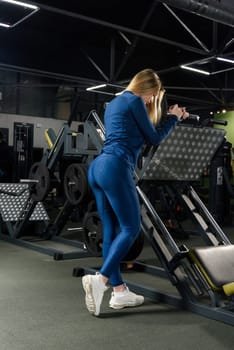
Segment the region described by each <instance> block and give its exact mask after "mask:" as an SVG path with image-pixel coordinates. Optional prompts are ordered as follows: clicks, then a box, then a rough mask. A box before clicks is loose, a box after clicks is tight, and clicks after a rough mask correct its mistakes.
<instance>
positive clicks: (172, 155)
mask: <svg viewBox="0 0 234 350" xmlns="http://www.w3.org/2000/svg"><path fill="white" fill-rule="evenodd" d="M224 136H225V131H224V130H222V129H214V128H209V127H188V126H182V125H180V126H176V128H175V129H174V130H173V132H172V133H171V134H170V135H169V136H168V137H167V138H166V139H165V140H164V141H163V142H162V143H161V144H160V145H159V147H158V148H157V151H156V152H155V154H154V156H153V158H152V160H151V162H150V164H149V166H148V167H147V169H146V171H145V173H144V175H143V179H146V180H173V181H175V180H176V181H198V180H199V179H200V176H201V174H202V172H203V171H204V169H205V168H206V167H207V166H208V164H209V163H210V161H211V159H212V157H213V156H214V154H215V152H216V150H217V149H218V147H219V146H220V145H221V143H222V141H223V140H224Z"/></svg>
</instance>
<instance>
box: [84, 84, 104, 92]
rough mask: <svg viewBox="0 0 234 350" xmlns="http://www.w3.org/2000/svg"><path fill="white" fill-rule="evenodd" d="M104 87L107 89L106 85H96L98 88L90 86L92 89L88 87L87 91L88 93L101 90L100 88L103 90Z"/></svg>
mask: <svg viewBox="0 0 234 350" xmlns="http://www.w3.org/2000/svg"><path fill="white" fill-rule="evenodd" d="M103 87H106V84H101V85H96V86H90V87H88V88H87V89H86V90H87V91H90V90H96V89H100V88H103Z"/></svg>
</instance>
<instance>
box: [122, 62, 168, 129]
mask: <svg viewBox="0 0 234 350" xmlns="http://www.w3.org/2000/svg"><path fill="white" fill-rule="evenodd" d="M126 90H128V91H131V92H133V93H134V94H136V95H139V96H141V95H143V94H145V93H147V92H149V93H150V92H152V91H154V92H155V95H154V96H153V99H152V102H151V103H148V104H147V105H146V109H147V111H148V114H149V117H150V120H151V121H152V123H153V124H155V125H156V124H158V122H159V121H160V119H161V115H162V111H161V102H162V98H163V95H164V92H165V90H164V88H163V86H162V83H161V80H160V78H159V76H158V75H157V73H156V72H155V71H154V70H153V69H150V68H147V69H144V70H142V71H140V72H139V73H137V74H136V75H135V76H134V77H133V78H132V80H131V81H130V83H129V84H128V86H127V87H126Z"/></svg>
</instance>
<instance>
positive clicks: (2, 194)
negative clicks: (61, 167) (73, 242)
mask: <svg viewBox="0 0 234 350" xmlns="http://www.w3.org/2000/svg"><path fill="white" fill-rule="evenodd" d="M6 192H7V193H6ZM28 197H29V189H28V185H27V184H18V183H17V184H15V183H1V184H0V213H1V216H2V219H3V221H5V222H6V221H18V219H19V216H20V213H21V211H22V210H23V208H24V206H25V204H26V201H27V199H28ZM29 220H30V221H44V220H49V217H48V215H47V212H46V210H45V208H44V206H43V204H42V203H41V202H38V203H37V205H36V207H35V209H34V211H33V213H32V215H31V216H30V218H29Z"/></svg>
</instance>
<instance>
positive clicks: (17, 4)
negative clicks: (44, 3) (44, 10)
mask: <svg viewBox="0 0 234 350" xmlns="http://www.w3.org/2000/svg"><path fill="white" fill-rule="evenodd" d="M1 2H8V3H9V4H13V5H16V6H23V7H27V8H29V9H32V10H37V9H39V7H38V6H35V5H31V4H27V3H26V2H21V1H16V0H1Z"/></svg>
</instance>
